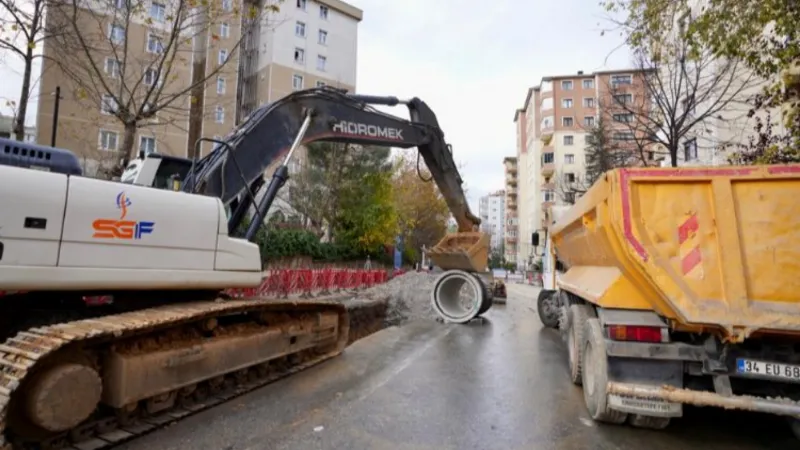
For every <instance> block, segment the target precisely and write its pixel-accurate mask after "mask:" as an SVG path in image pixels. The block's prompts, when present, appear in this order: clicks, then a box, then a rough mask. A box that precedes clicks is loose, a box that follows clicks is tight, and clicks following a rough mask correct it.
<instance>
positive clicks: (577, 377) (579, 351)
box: [567, 304, 597, 386]
mask: <svg viewBox="0 0 800 450" xmlns="http://www.w3.org/2000/svg"><path fill="white" fill-rule="evenodd" d="M568 311H569V320H568V322H567V323H568V324H569V329H568V330H567V355H568V358H569V377H570V380H572V383H573V384H575V385H577V386H580V385H581V384H582V383H583V381H582V378H583V376H582V369H581V366H582V365H583V341H584V336H583V331H584V330H583V329H584V325H585V324H586V321H587V320H588V319H589V318H593V317H597V315H596V314H595V312H594V310H593V309H592V308H591V307H590V306H589V305H583V304H580V305H571V306H570V307H569V310H568Z"/></svg>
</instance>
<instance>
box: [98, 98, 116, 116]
mask: <svg viewBox="0 0 800 450" xmlns="http://www.w3.org/2000/svg"><path fill="white" fill-rule="evenodd" d="M100 112H101V113H103V114H106V115H111V114H114V113H115V112H117V102H116V100H114V97H112V96H110V95H103V100H102V101H101V103H100Z"/></svg>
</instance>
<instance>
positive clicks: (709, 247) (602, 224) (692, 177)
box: [551, 165, 800, 341]
mask: <svg viewBox="0 0 800 450" xmlns="http://www.w3.org/2000/svg"><path fill="white" fill-rule="evenodd" d="M551 233H552V238H553V243H554V246H555V249H556V252H557V257H558V258H559V260H561V261H562V262H564V263H566V264H567V266H568V267H569V270H568V271H567V272H566V273H565V274H564V275H562V276H561V277H560V279H559V285H560V287H561V288H562V289H564V290H566V291H569V292H572V293H574V294H576V295H578V296H580V297H582V298H584V299H586V300H588V301H590V302H593V303H595V304H597V305H599V306H602V307H606V308H627V309H641V310H655V311H656V312H657V313H659V314H661V315H662V316H665V317H667V318H671V319H675V322H674V323H673V325H675V326H676V328H684V329H687V330H693V329H696V330H697V331H700V330H701V329H708V328H714V329H718V330H720V331H721V332H722V334H724V335H725V337H726V338H727V339H730V340H732V341H741V340H743V339H744V338H746V337H747V336H749V335H750V334H752V333H753V332H755V331H759V330H761V331H765V332H770V331H776V332H786V331H791V332H800V165H783V166H747V167H714V168H628V169H616V170H613V171H611V172H608V173H607V174H606V175H605V176H604V177H603V179H601V180H599V181H598V182H597V183H595V185H594V186H592V188H591V189H590V190H589V191H588V192H587V193H586V194H585V195H584V196H582V197H581V198H580V199H579V200H578V202H577V203H576V204H575V205H574V207H572V208H571V209H570V210H569V211H567V212H566V213H564V215H563V216H561V218H560V219H559V220H558V221H557V222H556V224H554V225H553V227H551Z"/></svg>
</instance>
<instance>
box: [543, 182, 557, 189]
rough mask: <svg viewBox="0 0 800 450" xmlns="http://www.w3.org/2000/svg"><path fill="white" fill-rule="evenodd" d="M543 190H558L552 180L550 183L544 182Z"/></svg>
mask: <svg viewBox="0 0 800 450" xmlns="http://www.w3.org/2000/svg"><path fill="white" fill-rule="evenodd" d="M542 190H543V191H555V190H556V184H555V183H552V182H550V183H542Z"/></svg>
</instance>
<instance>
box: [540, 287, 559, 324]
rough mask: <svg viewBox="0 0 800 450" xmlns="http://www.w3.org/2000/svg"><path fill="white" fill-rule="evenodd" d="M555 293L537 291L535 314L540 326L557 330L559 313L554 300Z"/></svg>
mask: <svg viewBox="0 0 800 450" xmlns="http://www.w3.org/2000/svg"><path fill="white" fill-rule="evenodd" d="M556 295H557V293H556V291H546V290H544V289H542V290H541V291H539V297H538V298H537V299H536V312H537V314H538V315H539V320H541V322H542V325H544V326H545V327H547V328H558V322H559V315H560V313H561V312H560V311H559V308H558V301H557V300H556Z"/></svg>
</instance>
